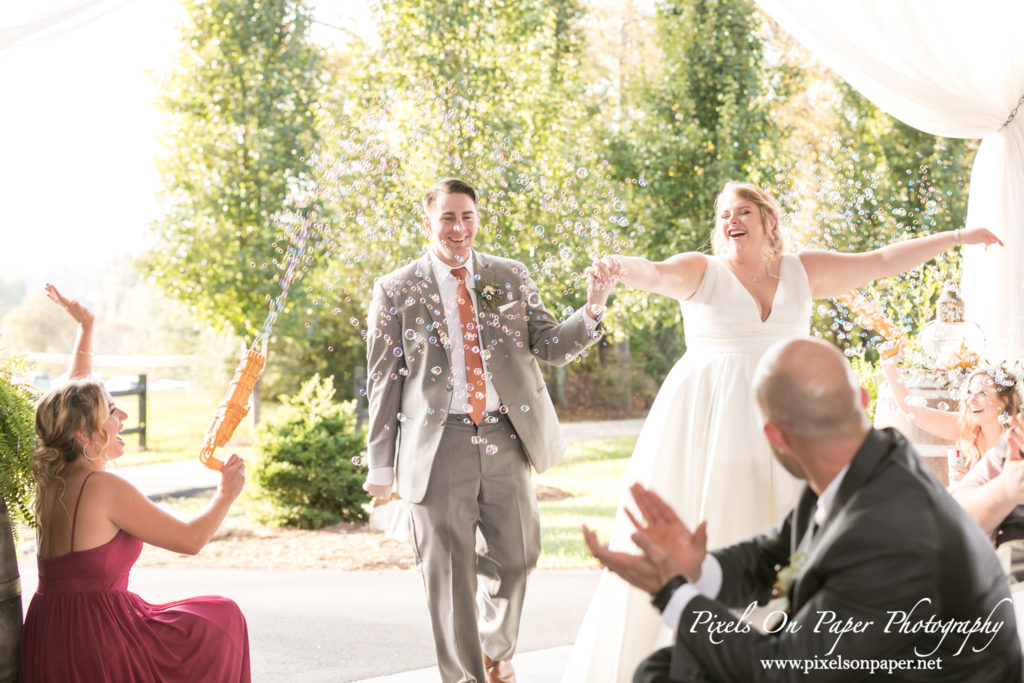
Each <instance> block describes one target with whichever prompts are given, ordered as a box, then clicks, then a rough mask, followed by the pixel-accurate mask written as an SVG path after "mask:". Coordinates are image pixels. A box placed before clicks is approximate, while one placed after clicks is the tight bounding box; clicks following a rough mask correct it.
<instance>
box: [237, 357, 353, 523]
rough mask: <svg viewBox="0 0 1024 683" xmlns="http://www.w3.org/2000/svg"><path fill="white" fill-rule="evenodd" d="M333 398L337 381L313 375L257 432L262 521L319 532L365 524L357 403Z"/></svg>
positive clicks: (257, 493) (257, 479)
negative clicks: (340, 524)
mask: <svg viewBox="0 0 1024 683" xmlns="http://www.w3.org/2000/svg"><path fill="white" fill-rule="evenodd" d="M334 394H335V390H334V380H333V379H332V378H330V377H328V378H327V379H325V380H321V379H320V376H319V375H314V376H313V377H312V378H311V379H309V381H307V382H306V383H305V384H303V385H302V388H301V389H300V390H299V392H298V393H297V394H295V395H294V396H284V397H282V398H281V408H280V410H278V411H276V412H275V413H274V414H273V416H271V417H269V418H267V419H266V420H264V421H263V422H261V423H260V425H259V427H258V428H257V430H256V451H257V454H258V455H259V460H258V462H257V464H256V467H255V472H254V475H253V480H254V483H255V485H256V486H255V489H256V490H255V491H254V495H255V496H256V497H257V498H259V499H261V500H262V502H263V506H262V509H261V510H260V512H259V513H258V515H259V517H260V521H261V522H264V523H271V524H276V525H280V526H289V527H297V528H300V529H318V528H320V527H322V526H326V525H328V524H334V523H336V522H339V521H346V522H356V521H363V520H365V519H366V516H367V515H366V512H365V511H364V510H363V507H362V506H363V504H364V503H366V502H367V501H368V500H369V496H368V495H367V494H366V493H365V492H364V491H363V489H362V481H363V478H364V474H365V470H364V467H363V466H362V465H361V464H355V463H359V462H360V461H361V460H362V457H363V454H364V451H365V447H364V441H363V437H362V436H361V435H359V434H357V433H356V413H355V402H354V401H349V402H344V403H339V402H336V401H334Z"/></svg>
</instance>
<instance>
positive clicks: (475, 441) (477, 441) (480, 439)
mask: <svg viewBox="0 0 1024 683" xmlns="http://www.w3.org/2000/svg"><path fill="white" fill-rule="evenodd" d="M469 442H470V443H471V444H473V445H474V446H475V445H477V444H481V443H483V442H484V437H482V436H475V435H474V436H471V437H469Z"/></svg>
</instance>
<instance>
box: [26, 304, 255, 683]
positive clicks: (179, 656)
mask: <svg viewBox="0 0 1024 683" xmlns="http://www.w3.org/2000/svg"><path fill="white" fill-rule="evenodd" d="M47 291H48V294H49V295H50V298H51V299H53V300H54V301H56V302H57V303H59V304H60V305H62V306H63V307H64V308H65V310H67V311H68V313H69V314H70V315H71V316H72V317H73V318H74V319H75V320H76V321H77V322H78V325H79V332H78V339H77V340H76V342H75V350H74V353H73V357H72V363H71V370H70V375H71V379H70V380H69V382H68V383H67V384H66V385H65V386H63V387H61V388H59V389H55V390H52V391H50V392H49V393H48V394H46V395H45V396H44V397H43V398H42V400H41V401H40V402H39V405H38V407H37V408H36V436H37V438H36V450H35V452H34V453H33V474H34V476H35V480H36V487H37V496H36V519H37V523H38V525H39V526H38V536H37V541H38V542H37V555H38V561H39V587H38V589H37V590H36V593H35V595H34V596H33V597H32V602H31V604H30V605H29V608H28V613H27V615H26V617H25V625H24V628H23V629H22V636H21V657H20V669H21V680H22V681H26V682H32V681H61V682H66V681H83V682H84V681H88V682H90V683H92V682H94V681H112V682H113V681H190V682H191V681H249V680H250V674H249V636H248V631H247V630H246V625H245V618H244V617H243V616H242V613H241V611H240V610H239V609H238V606H237V605H236V604H235V603H234V602H232V601H231V600H228V599H226V598H221V597H200V598H191V599H188V600H181V601H177V602H172V603H168V604H164V605H151V604H149V603H147V602H146V601H144V600H143V599H142V598H140V597H139V596H138V595H135V594H134V593H131V592H129V591H128V590H127V586H128V573H129V571H130V570H131V567H132V565H133V564H134V563H135V561H136V560H137V559H138V557H139V553H140V552H141V551H142V544H143V542H147V543H151V544H153V545H156V546H160V547H161V548H167V549H168V550H172V551H175V552H180V553H188V554H195V553H197V552H199V550H201V549H202V547H203V546H204V545H206V542H207V541H208V540H209V539H210V536H212V535H213V533H214V532H215V531H216V530H217V527H218V526H220V523H221V521H223V519H224V516H225V515H226V514H227V511H228V508H229V507H230V506H231V503H232V502H234V500H235V498H237V497H238V494H239V493H240V492H241V490H242V486H243V484H244V483H245V465H244V463H243V462H242V460H241V458H239V457H238V456H237V455H232V456H231V458H230V459H229V460H228V461H227V462H226V463H225V465H224V468H223V469H222V470H221V481H220V485H219V486H218V487H217V493H216V494H215V495H214V497H213V499H212V500H211V501H210V503H209V505H208V506H207V507H206V509H205V510H203V512H202V513H200V514H199V515H198V516H196V517H195V518H193V519H192V520H190V521H187V522H184V521H180V520H178V519H176V518H175V517H174V516H172V515H170V514H168V513H167V512H165V511H163V510H161V509H160V508H158V507H157V506H156V505H154V504H153V503H151V502H150V501H149V500H148V499H147V498H146V497H145V496H143V495H142V494H141V493H140V492H139V491H138V490H137V489H136V488H135V487H133V486H132V485H131V484H129V483H128V482H127V481H125V480H124V479H122V478H120V477H118V476H117V475H115V474H113V473H110V472H106V471H105V466H106V463H107V462H108V461H110V460H113V459H114V458H117V457H119V456H120V455H121V454H122V453H123V452H124V441H123V440H122V439H121V438H120V437H119V436H118V435H117V433H118V432H119V431H120V430H121V427H122V425H123V420H124V418H125V417H126V415H125V413H124V412H123V411H121V410H120V409H119V408H117V406H115V405H114V401H113V399H112V398H111V397H110V394H109V393H108V392H107V391H106V390H105V389H104V388H103V385H102V384H101V383H100V382H98V381H96V380H91V379H88V376H89V374H90V372H91V370H92V362H91V355H92V354H91V343H92V324H93V316H92V315H91V314H90V313H89V311H87V310H86V309H85V308H84V307H82V306H81V305H80V304H78V303H77V302H74V301H69V300H68V299H66V298H64V297H63V296H61V295H60V293H59V292H58V291H57V290H56V289H55V288H53V287H52V286H50V285H48V286H47Z"/></svg>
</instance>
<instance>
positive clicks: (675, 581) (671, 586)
mask: <svg viewBox="0 0 1024 683" xmlns="http://www.w3.org/2000/svg"><path fill="white" fill-rule="evenodd" d="M684 583H689V581H687V580H686V577H685V576H683V575H682V574H676V575H675V576H673V577H672V578H671V579H669V580H668V583H666V584H665V585H664V586H662V587H661V590H659V591H658V592H657V593H655V594H654V595H652V596H651V604H652V605H654V606H655V607H656V608H657V609H658V612H664V611H665V608H666V607H668V601H669V600H671V599H672V594H673V593H675V592H676V589H677V588H679V587H680V586H682V585H683V584H684Z"/></svg>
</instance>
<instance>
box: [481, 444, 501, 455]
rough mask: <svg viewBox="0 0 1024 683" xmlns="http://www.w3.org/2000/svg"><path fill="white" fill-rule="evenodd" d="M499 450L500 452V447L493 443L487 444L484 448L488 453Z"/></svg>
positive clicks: (491, 453) (492, 453)
mask: <svg viewBox="0 0 1024 683" xmlns="http://www.w3.org/2000/svg"><path fill="white" fill-rule="evenodd" d="M497 452H498V447H497V446H495V445H494V444H493V443H492V444H487V446H486V447H485V448H484V453H486V454H487V455H494V454H495V453H497Z"/></svg>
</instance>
